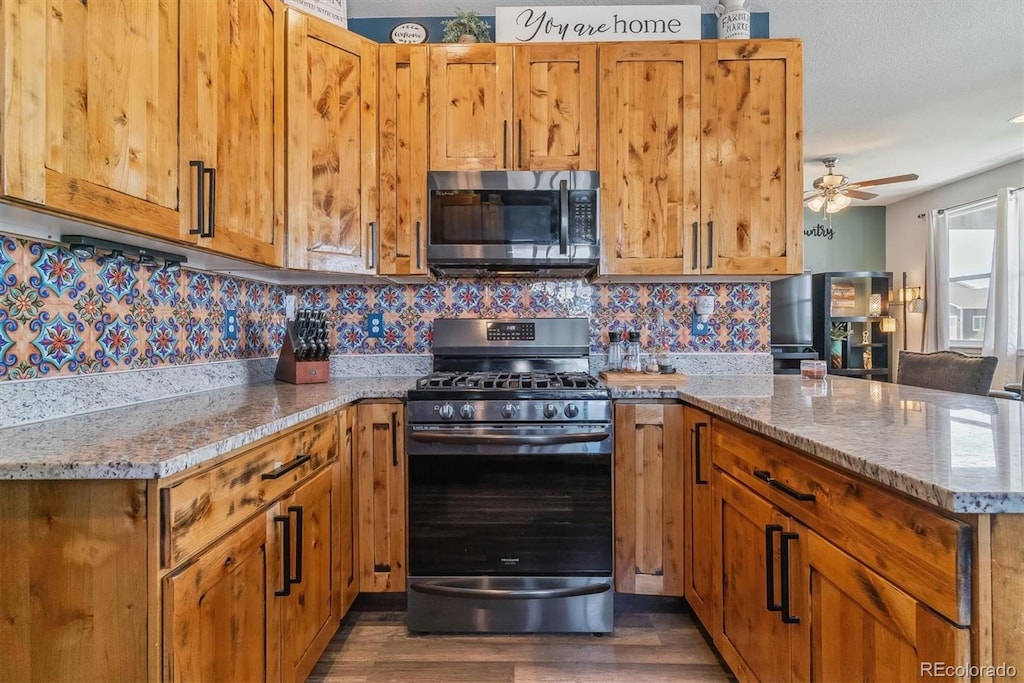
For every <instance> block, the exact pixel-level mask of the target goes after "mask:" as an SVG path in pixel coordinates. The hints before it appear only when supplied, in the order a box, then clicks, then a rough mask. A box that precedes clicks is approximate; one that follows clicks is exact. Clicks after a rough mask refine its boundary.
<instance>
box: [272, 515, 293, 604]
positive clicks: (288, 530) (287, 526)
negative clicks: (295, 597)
mask: <svg viewBox="0 0 1024 683" xmlns="http://www.w3.org/2000/svg"><path fill="white" fill-rule="evenodd" d="M277 523H281V524H282V525H284V528H283V530H282V531H281V555H282V567H281V575H282V576H283V577H284V588H282V589H281V590H279V591H274V595H276V596H278V597H279V598H283V597H285V596H287V595H291V594H292V519H291V517H288V516H285V515H275V516H274V524H277Z"/></svg>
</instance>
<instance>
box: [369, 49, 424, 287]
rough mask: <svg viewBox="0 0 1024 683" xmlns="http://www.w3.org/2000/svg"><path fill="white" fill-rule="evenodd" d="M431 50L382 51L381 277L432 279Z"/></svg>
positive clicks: (380, 147)
mask: <svg viewBox="0 0 1024 683" xmlns="http://www.w3.org/2000/svg"><path fill="white" fill-rule="evenodd" d="M427 50H428V48H427V46H426V45H381V46H380V49H379V54H380V65H379V70H380V78H379V82H380V110H379V112H380V126H379V134H378V146H379V158H380V240H379V247H380V263H379V267H378V269H377V272H378V274H380V275H411V276H416V275H419V276H425V275H427V262H426V243H427V60H428V56H427Z"/></svg>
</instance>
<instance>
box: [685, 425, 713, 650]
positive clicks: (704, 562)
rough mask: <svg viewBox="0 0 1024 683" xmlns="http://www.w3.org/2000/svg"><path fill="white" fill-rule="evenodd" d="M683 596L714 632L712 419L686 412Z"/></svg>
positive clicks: (695, 613) (696, 614) (697, 615)
mask: <svg viewBox="0 0 1024 683" xmlns="http://www.w3.org/2000/svg"><path fill="white" fill-rule="evenodd" d="M683 431H684V439H683V444H682V447H683V482H684V483H683V522H684V531H683V576H684V579H685V581H684V582H683V596H684V597H685V598H686V601H687V602H688V603H689V604H690V609H692V610H693V613H694V615H695V616H696V617H697V618H698V619H700V621H701V623H703V624H705V625H706V626H707V628H708V630H710V631H712V632H714V625H715V624H717V614H718V610H717V605H718V603H717V601H716V600H715V599H714V598H715V593H714V577H715V556H714V548H715V542H714V541H715V536H714V528H713V527H714V524H713V519H714V510H715V501H714V496H713V495H712V492H711V416H710V415H708V414H707V413H705V412H704V411H702V410H698V409H697V408H694V407H692V406H686V407H685V408H684V409H683Z"/></svg>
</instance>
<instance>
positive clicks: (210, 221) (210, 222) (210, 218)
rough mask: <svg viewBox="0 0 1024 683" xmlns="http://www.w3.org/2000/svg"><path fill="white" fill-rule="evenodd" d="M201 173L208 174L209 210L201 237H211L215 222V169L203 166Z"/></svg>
mask: <svg viewBox="0 0 1024 683" xmlns="http://www.w3.org/2000/svg"><path fill="white" fill-rule="evenodd" d="M203 173H204V174H207V175H209V176H210V194H209V197H208V200H209V204H208V206H209V211H208V212H207V214H206V232H205V233H204V234H203V235H202V237H213V229H214V228H215V227H216V224H217V169H215V168H204V169H203Z"/></svg>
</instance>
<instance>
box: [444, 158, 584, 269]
mask: <svg viewBox="0 0 1024 683" xmlns="http://www.w3.org/2000/svg"><path fill="white" fill-rule="evenodd" d="M598 188H599V179H598V173H597V172H596V171H433V172H431V173H429V174H428V176H427V189H428V195H429V196H428V204H429V221H428V228H427V234H428V240H427V265H429V266H430V268H431V269H432V270H434V271H435V272H438V273H442V274H448V275H486V274H510V275H511V274H515V275H538V276H544V275H547V276H552V277H556V276H562V277H566V276H584V275H588V274H590V273H592V272H593V271H594V270H595V269H596V268H597V265H598V260H599V257H600V254H599V246H600V237H599V233H598V226H599V218H600V201H599V197H598Z"/></svg>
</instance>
